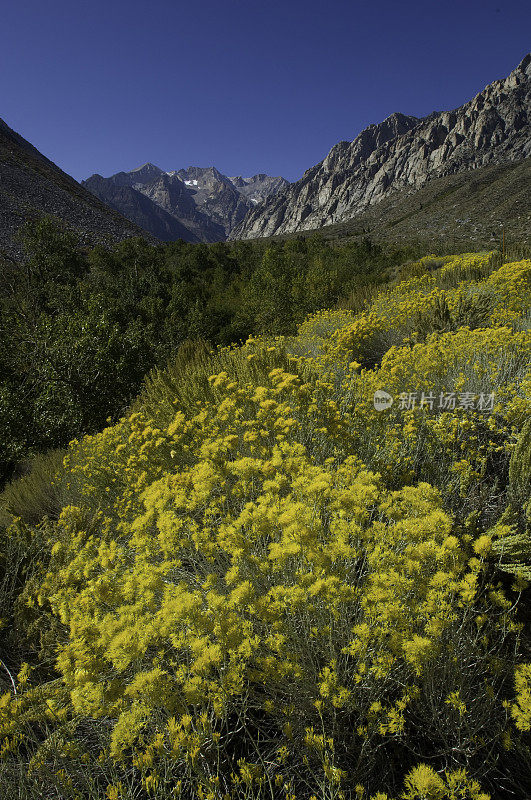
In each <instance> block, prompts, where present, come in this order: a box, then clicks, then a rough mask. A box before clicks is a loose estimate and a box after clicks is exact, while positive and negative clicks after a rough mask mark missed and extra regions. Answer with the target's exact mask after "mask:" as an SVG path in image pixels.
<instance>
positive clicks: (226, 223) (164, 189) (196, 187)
mask: <svg viewBox="0 0 531 800" xmlns="http://www.w3.org/2000/svg"><path fill="white" fill-rule="evenodd" d="M288 185H289V184H288V181H286V180H285V179H284V178H271V177H269V176H268V175H263V174H260V175H255V176H253V177H252V178H241V177H237V178H228V177H227V176H226V175H223V174H222V173H221V172H219V171H218V170H217V169H216V168H215V167H205V168H203V167H189V168H188V169H180V170H172V171H170V172H164V171H163V170H162V169H160V168H159V167H156V166H155V165H154V164H149V163H148V164H144V165H143V166H142V167H138V168H137V169H134V170H132V171H131V172H118V173H116V175H112V176H111V177H110V178H102V176H101V175H92V177H90V178H89V179H88V180H86V181H83V186H85V187H86V188H87V189H89V190H90V191H91V192H93V193H94V194H95V195H96V196H97V197H98V198H99V199H100V200H102V201H103V202H105V203H108V204H109V205H111V206H112V207H113V208H115V209H117V210H119V211H120V212H121V213H122V214H124V216H126V217H128V218H129V219H131V220H133V221H134V222H136V223H137V225H141V226H142V227H143V228H145V229H146V230H147V231H149V232H150V233H152V234H153V235H154V236H157V238H159V239H163V240H165V241H174V240H176V239H185V241H188V242H198V241H203V242H218V241H223V240H225V239H226V238H227V237H228V235H229V234H230V232H231V231H232V230H233V229H234V228H235V227H236V226H237V225H239V224H240V223H241V222H242V221H243V219H244V217H245V216H246V214H247V213H248V211H249V210H250V209H251V208H253V207H254V205H255V204H256V203H259V202H261V201H262V200H264V199H265V198H266V197H268V196H269V195H270V194H272V193H274V192H277V191H279V190H280V189H282V188H284V187H285V186H288ZM172 220H173V222H172Z"/></svg>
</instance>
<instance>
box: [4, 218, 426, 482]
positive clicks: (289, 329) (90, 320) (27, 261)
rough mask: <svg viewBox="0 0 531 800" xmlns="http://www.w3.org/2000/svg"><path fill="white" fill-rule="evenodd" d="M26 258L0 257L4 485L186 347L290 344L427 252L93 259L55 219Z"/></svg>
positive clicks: (28, 247)
mask: <svg viewBox="0 0 531 800" xmlns="http://www.w3.org/2000/svg"><path fill="white" fill-rule="evenodd" d="M24 250H25V257H24V259H21V260H20V261H18V262H12V261H2V259H1V257H0V341H1V342H2V347H1V348H0V427H1V429H2V437H1V439H0V486H1V485H2V483H3V482H4V481H5V480H6V479H8V478H9V477H10V476H12V475H13V473H14V471H15V470H16V469H17V468H18V469H19V470H20V465H21V462H24V460H27V459H28V458H31V457H32V456H34V455H36V454H38V453H41V452H42V451H44V450H47V449H50V448H54V447H64V446H66V445H67V444H68V442H69V441H70V439H72V438H74V437H75V436H80V435H83V434H85V433H93V432H95V431H98V430H101V428H102V427H103V426H104V425H105V422H106V420H107V419H108V418H109V417H110V418H111V420H113V421H116V420H117V419H118V418H119V416H120V415H121V414H122V413H123V412H124V410H125V409H126V408H127V406H128V405H129V403H130V402H131V401H132V399H133V398H134V397H135V395H136V394H137V393H138V392H139V390H140V387H141V385H142V381H143V379H144V377H145V375H146V373H147V372H149V370H150V369H152V368H153V367H155V366H160V365H163V364H165V363H166V361H167V360H168V359H169V358H173V357H174V355H175V353H176V351H177V350H178V348H179V346H180V345H182V344H183V343H184V342H186V341H187V340H189V339H204V340H205V341H206V342H208V343H210V344H211V345H213V346H214V347H215V346H217V345H228V344H230V343H232V342H236V341H239V340H245V339H246V338H247V337H248V336H249V335H258V334H261V333H264V332H268V333H270V334H285V333H294V332H295V330H296V326H297V324H299V323H300V322H302V321H303V319H304V318H305V316H306V315H307V314H308V313H311V312H314V311H317V310H318V309H319V308H323V307H326V306H331V305H334V304H335V303H337V301H338V300H339V299H340V298H342V297H345V296H346V295H348V294H349V293H350V292H351V291H355V290H359V289H360V288H362V289H363V287H364V286H368V285H370V286H372V285H377V284H380V283H382V282H384V281H385V280H386V279H387V277H388V274H389V273H390V271H391V269H394V268H395V267H396V266H397V265H399V264H401V263H402V262H404V261H405V260H407V259H408V258H411V256H412V255H414V254H415V253H419V251H415V249H414V248H410V247H403V248H382V247H380V246H377V245H373V244H372V243H371V242H370V241H368V240H365V241H362V242H359V243H354V244H347V245H344V246H343V245H342V246H335V245H331V244H329V243H326V242H324V241H323V240H321V239H320V237H318V236H315V237H312V238H311V239H308V240H306V241H304V242H303V241H297V240H292V241H289V242H275V243H262V242H253V243H250V242H236V243H232V244H230V245H229V244H224V243H218V244H213V245H206V244H200V245H191V244H185V243H184V242H182V241H181V242H176V243H174V244H171V245H162V244H161V245H159V246H158V247H154V246H151V245H149V244H148V243H147V242H146V241H144V240H142V239H129V240H127V241H125V242H122V243H121V244H119V245H116V246H115V247H113V248H104V247H101V246H100V247H97V248H94V249H91V250H87V249H86V248H81V247H80V245H79V242H78V240H77V239H76V236H75V235H74V234H72V233H69V232H68V231H65V230H64V229H62V228H60V227H57V226H56V224H54V223H53V221H50V220H44V221H41V222H39V223H36V224H34V225H30V226H28V228H27V230H26V236H25V239H24ZM423 252H425V251H420V254H422V253H423Z"/></svg>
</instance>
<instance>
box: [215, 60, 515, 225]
mask: <svg viewBox="0 0 531 800" xmlns="http://www.w3.org/2000/svg"><path fill="white" fill-rule="evenodd" d="M530 123H531V55H529V54H528V55H526V56H525V58H524V59H523V60H522V62H521V63H520V64H519V65H518V66H517V67H516V69H514V70H513V71H512V72H511V73H510V75H509V76H508V77H507V78H504V79H502V80H497V81H494V83H491V84H490V85H489V86H487V87H486V88H485V89H484V90H483V91H481V92H479V94H477V95H476V97H474V98H473V99H472V100H470V101H469V102H468V103H465V104H464V105H462V106H460V107H459V108H457V109H455V110H454V111H444V112H441V113H437V112H434V113H432V114H430V115H429V116H427V117H424V118H417V117H413V116H407V115H405V114H400V113H394V114H391V116H389V117H387V119H385V120H384V121H383V122H381V123H379V124H377V125H370V126H369V127H368V128H366V129H365V130H363V131H362V132H361V133H360V134H359V136H357V137H356V138H355V139H354V140H353V141H352V142H339V144H337V145H335V146H334V147H333V148H332V150H331V151H330V152H329V154H328V155H327V156H326V158H325V159H324V160H323V161H321V162H320V163H319V164H317V165H316V166H315V167H312V168H311V169H309V170H307V171H306V172H305V173H304V175H303V177H302V178H301V179H300V180H298V181H296V182H295V183H293V184H291V185H290V186H288V187H285V188H284V189H282V190H281V191H279V192H278V193H277V194H275V195H274V196H271V197H269V198H267V199H266V200H265V201H264V202H262V203H260V204H259V205H257V206H256V207H255V208H254V209H252V210H251V211H250V212H249V213H248V215H247V216H246V218H245V219H244V221H243V222H242V223H241V224H240V225H239V226H238V227H236V228H235V229H233V231H232V232H231V234H230V238H232V239H240V238H255V237H262V236H275V235H278V234H288V233H296V232H300V231H305V230H314V229H319V228H323V226H328V225H334V224H337V223H345V222H346V221H349V224H351V225H352V224H354V223H355V221H356V218H358V217H360V218H361V215H363V214H364V212H365V213H366V212H367V210H368V209H371V208H376V207H377V206H378V204H380V203H383V202H387V212H388V211H389V203H391V206H394V208H395V209H396V210H397V212H398V211H399V207H400V205H401V204H402V202H403V201H404V199H405V198H407V197H410V196H411V194H412V193H414V192H416V191H418V190H420V189H421V188H423V187H425V186H426V185H427V184H428V182H430V181H432V180H437V179H440V178H443V177H445V176H451V175H456V174H465V173H466V174H467V175H468V176H469V177H471V176H472V174H473V171H475V170H477V169H482V168H484V167H486V166H487V165H492V164H497V165H512V164H514V163H516V162H523V161H524V160H525V159H526V158H528V157H529V156H531V124H530ZM497 175H498V177H499V171H498V173H497ZM527 175H529V171H527ZM483 177H484V176H483ZM391 197H392V198H393V199H392V201H390V198H391ZM529 200H530V197H529V183H527V212H528V213H529V206H530V203H529ZM490 210H492V211H495V208H494V207H493V208H491V209H490ZM456 214H457V218H459V217H460V216H462V215H461V214H460V210H459V208H457V209H456ZM396 216H398V217H399V216H400V214H399V213H397V214H396ZM373 218H374V215H373ZM375 218H377V214H376V217H375ZM448 223H449V224H450V227H452V220H451V219H450V220H448Z"/></svg>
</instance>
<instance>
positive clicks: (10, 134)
mask: <svg viewBox="0 0 531 800" xmlns="http://www.w3.org/2000/svg"><path fill="white" fill-rule="evenodd" d="M43 214H49V215H51V216H54V217H56V218H58V219H60V220H62V221H63V222H64V223H66V224H67V225H68V226H69V227H71V228H73V229H75V230H77V231H79V233H80V234H81V239H82V241H84V242H85V243H87V244H94V243H96V242H105V241H119V240H121V239H126V238H128V237H131V236H146V233H145V231H143V230H140V228H138V227H137V226H136V225H134V224H132V223H131V221H130V220H128V219H125V218H124V217H123V216H122V215H121V214H119V213H117V212H116V211H114V210H112V209H111V208H109V207H108V206H106V205H104V204H103V203H102V202H100V201H99V200H98V199H97V198H96V197H94V195H93V194H91V192H89V191H87V190H86V189H84V188H83V187H82V186H81V185H80V184H79V183H77V181H75V180H74V179H73V178H71V177H70V175H67V174H66V173H65V172H63V171H62V170H60V169H59V167H57V166H56V165H55V164H54V163H53V162H52V161H50V160H49V159H47V158H46V157H45V156H43V155H42V153H40V152H39V151H38V150H37V149H36V148H35V147H33V145H31V144H30V143H29V142H27V141H26V140H25V139H23V138H22V136H19V134H18V133H16V132H15V131H13V130H12V129H11V128H10V127H9V126H8V125H6V123H5V122H3V120H0V252H4V253H7V254H10V255H17V254H18V253H19V252H20V247H19V244H18V243H17V239H16V234H17V231H18V230H19V228H20V227H21V226H22V225H23V224H24V223H25V222H26V221H28V220H34V219H38V218H39V217H41V216H42V215H43Z"/></svg>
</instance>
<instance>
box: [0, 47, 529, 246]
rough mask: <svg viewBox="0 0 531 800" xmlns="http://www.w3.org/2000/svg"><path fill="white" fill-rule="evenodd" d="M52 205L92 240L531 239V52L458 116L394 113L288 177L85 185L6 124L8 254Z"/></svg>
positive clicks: (3, 211)
mask: <svg viewBox="0 0 531 800" xmlns="http://www.w3.org/2000/svg"><path fill="white" fill-rule="evenodd" d="M43 214H49V215H52V216H54V217H56V218H58V219H59V220H62V221H63V222H64V223H65V224H66V225H67V226H69V227H71V228H73V229H75V230H77V231H78V232H79V234H80V238H81V241H82V242H83V243H85V244H87V245H92V244H95V243H98V242H103V243H110V242H114V241H119V240H121V239H125V238H128V237H131V236H144V237H145V238H146V239H147V240H148V241H151V242H156V241H175V240H178V239H184V240H185V241H188V242H200V241H202V242H215V241H223V240H225V239H227V238H228V239H250V238H257V237H269V236H279V235H280V236H292V235H294V234H295V235H306V233H307V232H309V231H313V230H316V229H319V230H322V231H323V232H325V235H327V236H330V237H332V238H343V237H345V236H346V237H351V236H361V235H367V234H370V236H371V238H373V239H375V240H378V239H381V240H387V241H392V242H396V243H402V242H406V241H411V240H412V239H425V240H427V241H430V242H433V243H434V245H435V243H439V242H441V243H442V242H446V243H448V242H449V241H452V239H453V241H454V242H455V243H456V244H457V243H459V244H460V246H462V245H465V246H468V244H470V245H472V244H473V245H475V246H487V245H491V244H492V242H494V241H496V240H497V239H498V237H499V234H500V232H501V229H502V228H504V229H505V230H506V231H507V232H508V233H510V235H511V236H512V237H513V240H516V241H521V242H524V243H526V242H527V243H531V55H530V54H528V55H526V56H525V58H524V59H523V60H522V61H521V63H520V64H519V65H518V66H517V67H516V69H514V70H513V71H512V72H511V73H510V74H509V75H508V76H507V77H506V78H503V79H500V80H497V81H494V82H493V83H491V84H490V85H488V86H487V87H486V88H485V89H484V90H483V91H481V92H479V94H477V95H476V96H475V97H474V98H473V99H472V100H470V101H469V102H467V103H465V104H464V105H462V106H460V107H459V108H457V109H455V110H453V111H443V112H433V113H432V114H430V115H428V116H427V117H422V118H419V117H415V116H410V115H406V114H401V113H394V114H391V115H390V116H389V117H387V118H386V119H385V120H384V121H383V122H380V123H378V124H373V125H369V127H367V128H366V129H365V130H363V131H362V132H361V133H360V134H359V135H358V136H356V138H355V139H354V140H353V141H351V142H347V141H344V142H339V143H338V144H337V145H335V146H334V147H333V148H332V149H331V151H330V152H329V154H328V155H327V156H326V158H324V159H323V161H321V162H320V163H319V164H317V165H316V166H315V167H312V168H311V169H309V170H307V171H306V172H305V173H304V175H303V177H302V178H301V179H300V180H298V181H296V182H294V183H291V184H290V183H289V182H288V181H287V180H285V179H284V178H281V177H270V176H268V175H265V174H262V173H260V174H257V175H254V176H252V177H250V178H244V177H241V176H235V177H228V176H226V175H223V174H222V173H221V172H219V171H218V170H217V169H216V168H215V167H204V168H202V167H189V168H188V169H179V170H171V171H164V170H162V169H161V168H160V167H157V166H155V165H154V164H151V163H147V164H144V165H143V166H141V167H138V168H137V169H133V170H131V171H130V172H118V173H116V174H114V175H112V176H111V177H109V178H104V177H102V176H101V175H98V174H95V175H92V176H91V177H90V178H88V180H86V181H83V182H82V184H79V183H78V182H77V181H75V180H74V179H73V178H71V177H70V176H69V175H67V174H66V173H64V172H63V171H62V170H61V169H59V167H57V166H56V165H55V164H54V163H53V162H52V161H50V160H49V159H47V158H46V157H45V156H44V155H42V153H40V152H39V151H38V150H37V149H36V148H35V147H34V146H33V145H31V144H30V143H29V142H27V141H26V140H25V139H23V138H22V137H21V136H20V135H19V134H18V133H16V132H15V131H13V130H12V129H11V128H10V127H9V126H8V125H7V124H6V123H5V122H3V121H2V120H0V254H1V253H2V252H4V253H5V254H11V255H13V254H18V253H19V252H20V245H19V244H18V243H17V240H16V234H17V231H18V229H19V228H20V227H21V226H22V225H23V223H24V222H26V221H27V220H32V219H38V218H39V217H40V216H42V215H43Z"/></svg>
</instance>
